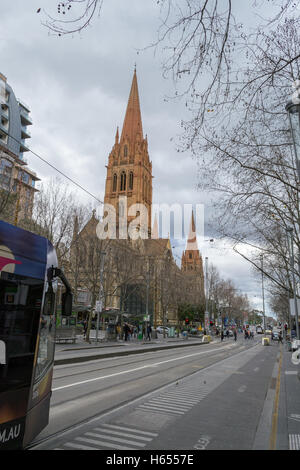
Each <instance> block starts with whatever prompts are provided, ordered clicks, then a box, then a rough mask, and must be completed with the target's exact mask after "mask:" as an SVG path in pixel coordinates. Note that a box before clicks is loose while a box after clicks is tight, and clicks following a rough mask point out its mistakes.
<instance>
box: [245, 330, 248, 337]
mask: <svg viewBox="0 0 300 470" xmlns="http://www.w3.org/2000/svg"><path fill="white" fill-rule="evenodd" d="M245 339H248V331H247V330H246V328H245Z"/></svg>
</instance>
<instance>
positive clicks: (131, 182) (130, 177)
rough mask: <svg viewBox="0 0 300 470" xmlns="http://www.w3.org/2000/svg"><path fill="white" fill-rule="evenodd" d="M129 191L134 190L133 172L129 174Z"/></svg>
mask: <svg viewBox="0 0 300 470" xmlns="http://www.w3.org/2000/svg"><path fill="white" fill-rule="evenodd" d="M129 189H133V172H132V171H131V172H130V173H129Z"/></svg>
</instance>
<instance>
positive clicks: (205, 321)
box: [204, 256, 209, 329]
mask: <svg viewBox="0 0 300 470" xmlns="http://www.w3.org/2000/svg"><path fill="white" fill-rule="evenodd" d="M205 290H206V292H205V315H204V326H205V329H207V328H208V327H209V311H208V257H207V256H206V258H205Z"/></svg>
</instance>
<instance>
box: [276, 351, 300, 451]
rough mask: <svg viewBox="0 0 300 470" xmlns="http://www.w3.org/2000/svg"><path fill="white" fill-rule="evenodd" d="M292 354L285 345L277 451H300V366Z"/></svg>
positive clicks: (282, 360) (281, 364)
mask: <svg viewBox="0 0 300 470" xmlns="http://www.w3.org/2000/svg"><path fill="white" fill-rule="evenodd" d="M291 357H292V353H291V352H288V351H287V350H286V348H285V345H284V346H283V348H282V358H281V362H279V364H280V366H281V373H280V397H279V412H278V429H277V443H276V444H277V445H276V449H277V450H284V449H289V450H300V366H299V365H297V366H296V365H294V364H293V363H292V361H291Z"/></svg>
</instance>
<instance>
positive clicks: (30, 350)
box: [0, 272, 44, 392]
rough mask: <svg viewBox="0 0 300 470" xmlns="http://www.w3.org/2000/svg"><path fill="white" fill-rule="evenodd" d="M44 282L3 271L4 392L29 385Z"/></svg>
mask: <svg viewBox="0 0 300 470" xmlns="http://www.w3.org/2000/svg"><path fill="white" fill-rule="evenodd" d="M43 290H44V282H43V281H41V280H38V279H32V278H28V277H24V276H18V275H15V274H9V273H5V272H2V273H1V277H0V392H6V391H11V390H15V389H20V388H24V387H29V386H30V383H31V378H32V370H33V363H34V353H35V348H36V340H37V332H38V327H39V320H40V312H41V305H42V299H43Z"/></svg>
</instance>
